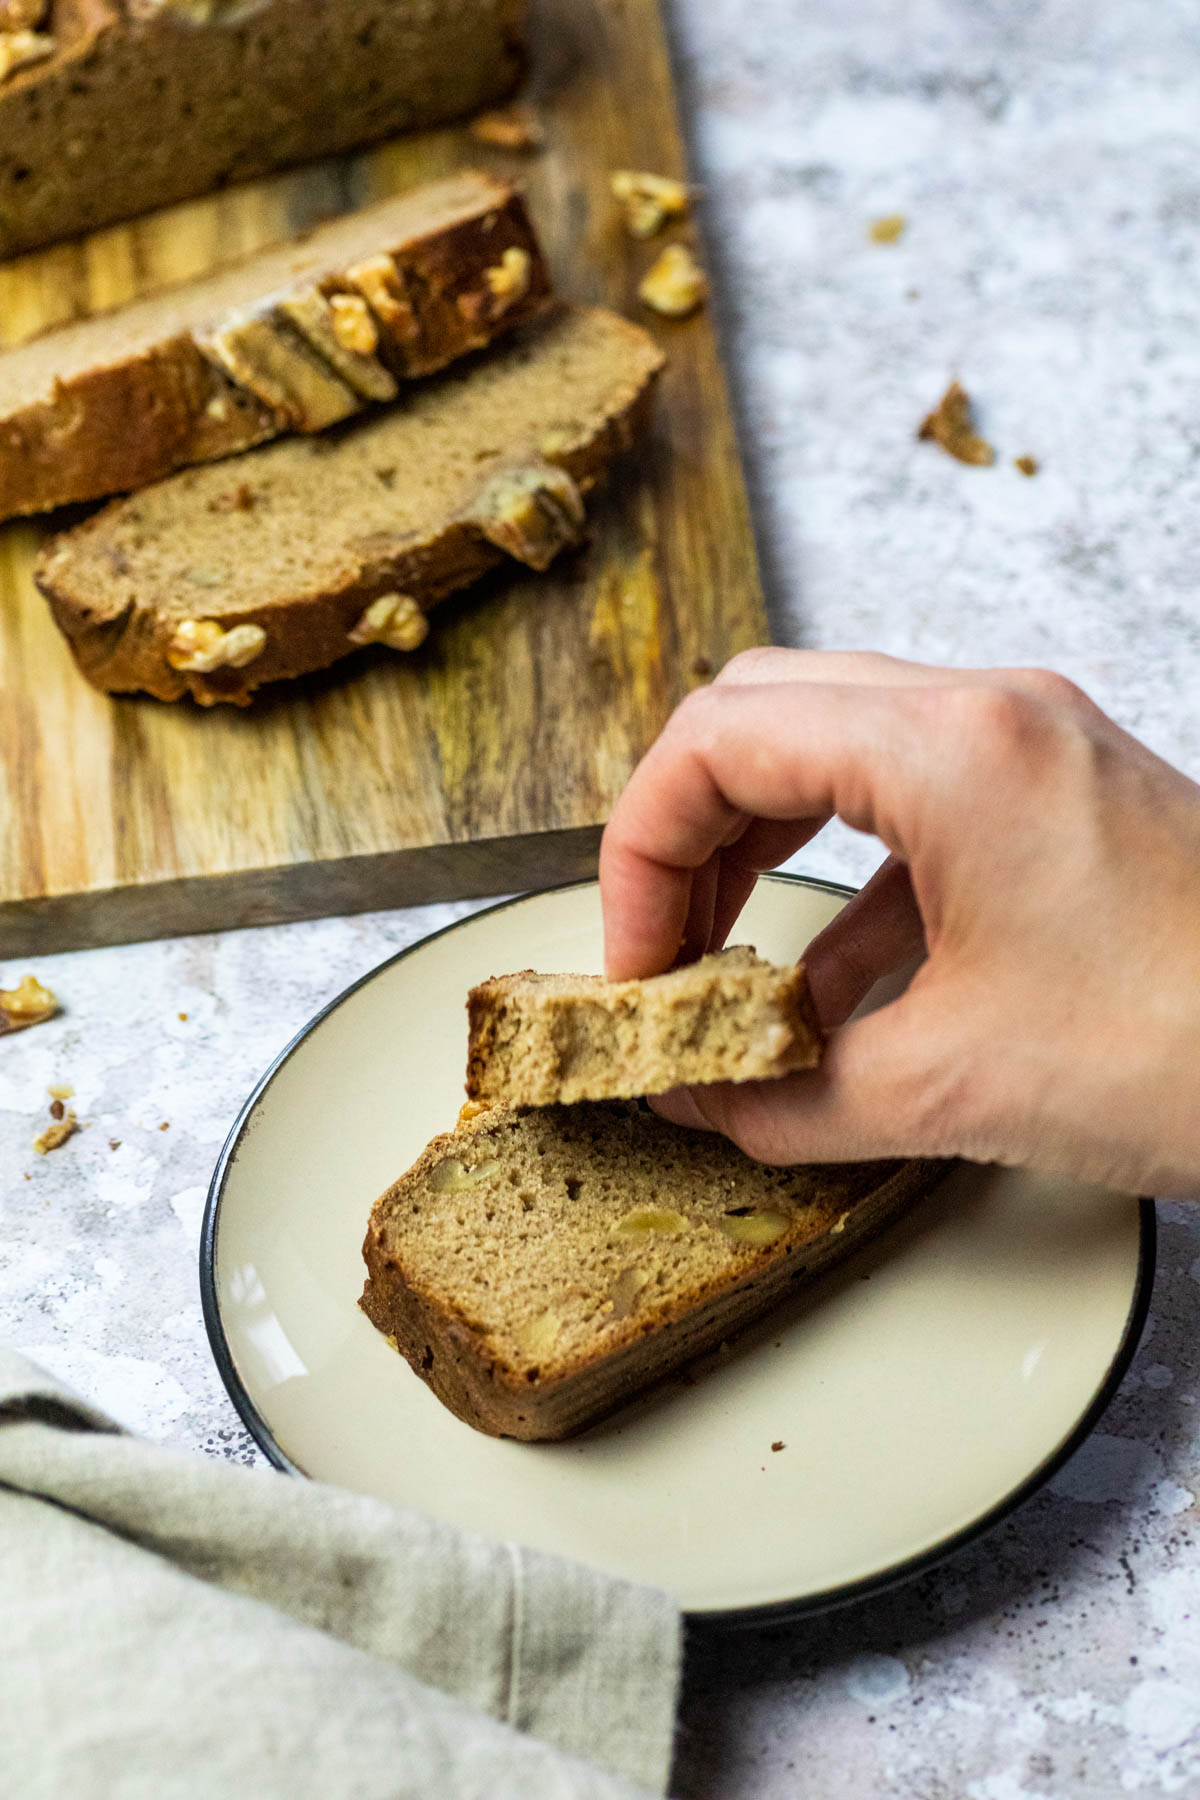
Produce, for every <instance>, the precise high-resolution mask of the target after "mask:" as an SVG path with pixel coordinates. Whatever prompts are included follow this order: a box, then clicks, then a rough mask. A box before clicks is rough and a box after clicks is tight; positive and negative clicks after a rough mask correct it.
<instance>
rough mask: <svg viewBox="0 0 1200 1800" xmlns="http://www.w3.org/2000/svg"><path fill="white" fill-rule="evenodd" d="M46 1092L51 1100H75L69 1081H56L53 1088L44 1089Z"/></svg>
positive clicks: (73, 1090)
mask: <svg viewBox="0 0 1200 1800" xmlns="http://www.w3.org/2000/svg"><path fill="white" fill-rule="evenodd" d="M46 1092H47V1093H48V1094H49V1096H50V1098H51V1099H52V1100H73V1099H74V1098H75V1089H74V1088H73V1087H72V1086H71V1084H70V1082H69V1081H56V1082H55V1084H54V1086H53V1087H48V1088H47V1089H46Z"/></svg>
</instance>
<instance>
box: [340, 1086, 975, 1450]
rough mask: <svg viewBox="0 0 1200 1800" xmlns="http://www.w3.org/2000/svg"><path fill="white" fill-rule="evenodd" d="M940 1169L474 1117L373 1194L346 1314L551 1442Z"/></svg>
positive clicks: (789, 1284) (470, 1404)
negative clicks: (362, 1264)
mask: <svg viewBox="0 0 1200 1800" xmlns="http://www.w3.org/2000/svg"><path fill="white" fill-rule="evenodd" d="M945 1167H946V1165H945V1164H940V1163H912V1162H908V1163H903V1162H890V1163H856V1164H838V1165H831V1166H822V1167H802V1168H790V1169H787V1168H768V1167H766V1166H764V1165H763V1164H761V1163H755V1162H752V1161H751V1160H750V1159H749V1158H748V1157H745V1156H743V1155H742V1154H741V1152H740V1151H738V1150H736V1149H735V1148H734V1147H733V1146H732V1145H731V1144H729V1143H728V1142H727V1141H726V1140H725V1139H723V1138H718V1137H713V1136H710V1135H708V1134H707V1133H704V1132H689V1131H684V1130H681V1129H679V1128H677V1127H675V1126H673V1125H668V1124H667V1123H665V1121H663V1120H661V1119H659V1118H657V1117H656V1116H655V1115H654V1114H653V1113H650V1112H649V1111H647V1110H645V1109H643V1108H640V1107H638V1106H637V1105H636V1104H634V1103H632V1102H628V1101H613V1102H608V1103H604V1104H586V1103H585V1104H583V1105H579V1106H571V1107H546V1108H529V1109H523V1108H509V1107H498V1108H494V1109H488V1110H485V1111H483V1112H481V1113H478V1114H477V1115H476V1116H475V1117H473V1118H470V1119H469V1120H468V1121H467V1122H466V1123H461V1124H460V1125H459V1127H458V1128H457V1129H456V1130H455V1131H453V1132H450V1133H447V1134H446V1135H445V1136H443V1137H439V1138H435V1139H434V1141H433V1142H432V1143H431V1144H430V1145H429V1147H428V1149H426V1150H425V1151H424V1153H423V1154H422V1156H421V1157H420V1158H419V1159H418V1161H417V1162H416V1164H415V1165H414V1166H413V1168H412V1169H411V1170H409V1172H408V1173H407V1174H406V1175H405V1176H403V1177H402V1178H401V1180H400V1181H398V1182H397V1183H396V1184H395V1186H394V1187H392V1188H389V1190H388V1191H387V1193H386V1194H384V1195H383V1196H382V1197H381V1199H379V1200H378V1201H377V1202H376V1204H375V1207H374V1209H373V1211H372V1214H371V1220H370V1225H369V1227H368V1231H367V1238H366V1243H365V1245H364V1250H363V1254H364V1257H365V1259H366V1264H367V1271H368V1279H367V1283H366V1287H365V1289H364V1292H363V1297H362V1306H363V1309H364V1311H365V1312H366V1313H367V1315H368V1317H369V1318H370V1319H371V1320H372V1322H373V1323H374V1324H375V1325H376V1326H377V1327H378V1328H379V1330H380V1331H381V1332H383V1333H384V1335H385V1336H387V1337H389V1338H392V1339H394V1341H395V1343H396V1346H397V1348H398V1349H399V1350H400V1352H401V1354H402V1355H403V1356H404V1357H405V1358H406V1359H407V1361H408V1362H409V1363H410V1364H411V1365H412V1367H413V1369H414V1370H415V1371H416V1372H417V1374H418V1375H420V1376H421V1378H422V1380H424V1381H425V1382H427V1383H428V1384H429V1386H430V1387H431V1388H432V1389H433V1391H434V1393H435V1394H437V1396H438V1398H439V1399H440V1400H442V1401H443V1402H444V1403H445V1405H447V1406H448V1407H449V1408H450V1409H451V1411H453V1412H454V1413H456V1414H457V1415H458V1417H459V1418H461V1419H464V1420H465V1421H466V1422H467V1423H468V1424H470V1425H473V1426H475V1427H476V1428H477V1429H478V1430H480V1431H486V1432H490V1433H492V1434H493V1435H499V1436H508V1437H516V1438H525V1439H539V1438H561V1437H566V1436H568V1435H570V1434H571V1433H573V1432H576V1431H580V1430H582V1429H583V1428H584V1427H585V1426H587V1425H589V1424H591V1423H593V1421H595V1420H596V1419H598V1418H601V1417H602V1416H604V1415H605V1414H606V1413H609V1412H611V1411H612V1410H613V1409H614V1408H616V1407H618V1406H620V1405H621V1404H623V1403H624V1402H625V1401H626V1400H628V1399H630V1398H631V1397H633V1396H634V1395H635V1394H637V1393H638V1392H640V1391H641V1390H642V1389H643V1388H645V1387H647V1386H648V1385H650V1384H651V1383H652V1382H655V1381H658V1380H661V1379H662V1378H663V1377H664V1376H666V1375H669V1374H670V1373H671V1372H672V1371H673V1370H675V1369H678V1368H679V1367H680V1366H681V1365H682V1364H684V1363H686V1362H688V1361H690V1360H691V1359H692V1358H694V1357H697V1356H699V1355H701V1354H702V1353H703V1352H704V1351H706V1350H708V1349H711V1348H712V1347H713V1346H714V1345H715V1344H717V1343H719V1342H721V1341H722V1340H723V1339H725V1338H727V1337H729V1336H730V1334H731V1333H732V1332H735V1331H737V1330H739V1329H740V1328H742V1327H743V1326H745V1325H748V1324H750V1323H751V1322H752V1321H753V1320H755V1319H757V1318H758V1317H760V1316H761V1314H762V1313H764V1312H765V1311H767V1310H768V1309H769V1308H770V1307H771V1306H773V1305H774V1304H775V1303H776V1302H777V1301H778V1300H780V1299H781V1298H782V1297H783V1296H784V1295H785V1294H787V1293H791V1292H794V1291H795V1290H796V1287H797V1285H798V1284H799V1283H800V1282H801V1281H802V1280H804V1279H806V1278H811V1277H812V1276H814V1275H816V1274H817V1273H819V1272H820V1271H822V1270H824V1269H826V1268H828V1267H830V1266H831V1265H832V1264H833V1263H834V1262H836V1261H838V1260H839V1259H840V1258H842V1257H843V1256H845V1255H846V1254H847V1253H848V1252H849V1251H850V1250H852V1249H853V1248H855V1247H856V1246H857V1245H859V1244H861V1243H863V1242H864V1241H865V1240H866V1239H867V1238H868V1237H870V1236H872V1235H873V1234H874V1233H876V1232H878V1231H880V1230H882V1229H883V1227H884V1226H885V1225H886V1224H888V1223H889V1222H890V1221H891V1220H892V1219H893V1218H895V1217H896V1216H897V1215H898V1214H899V1213H900V1212H901V1211H903V1210H904V1209H905V1208H906V1207H907V1206H908V1205H909V1204H910V1203H911V1202H912V1201H913V1200H914V1199H915V1198H916V1197H917V1196H918V1195H919V1194H921V1193H923V1192H925V1191H926V1190H927V1189H929V1188H930V1187H931V1186H932V1185H933V1184H934V1183H935V1181H937V1180H938V1179H940V1177H941V1175H942V1173H943V1172H944V1169H945Z"/></svg>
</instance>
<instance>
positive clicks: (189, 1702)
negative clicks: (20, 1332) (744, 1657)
mask: <svg viewBox="0 0 1200 1800" xmlns="http://www.w3.org/2000/svg"><path fill="white" fill-rule="evenodd" d="M0 1622H2V1623H0V1646H2V1648H0V1659H2V1663H3V1675H2V1679H0V1791H3V1792H4V1793H5V1794H9V1793H11V1794H14V1795H16V1794H20V1795H21V1796H22V1800H41V1797H42V1796H46V1797H48V1800H49V1797H51V1796H52V1797H53V1800H58V1797H59V1796H61V1795H63V1794H68V1793H69V1794H70V1795H71V1796H72V1800H142V1796H145V1797H146V1800H150V1797H151V1796H153V1797H154V1800H172V1797H173V1796H186V1797H187V1800H194V1797H196V1796H201V1797H203V1796H208V1795H212V1796H214V1800H215V1797H216V1796H218V1795H219V1796H221V1800H226V1797H227V1796H229V1795H231V1794H247V1795H253V1796H254V1800H275V1797H276V1796H279V1800H284V1797H285V1796H286V1800H304V1797H305V1796H308V1795H312V1796H317V1795H320V1796H321V1797H322V1800H343V1797H347V1800H349V1797H353V1800H358V1797H359V1796H362V1797H363V1800H401V1797H402V1796H403V1797H405V1800H407V1797H408V1796H413V1800H418V1797H419V1800H459V1797H460V1796H463V1797H465V1796H471V1797H475V1796H478V1797H479V1800H507V1797H508V1796H512V1797H513V1800H542V1797H543V1796H545V1800H559V1797H560V1796H561V1797H562V1800H618V1797H623V1800H630V1797H632V1796H635V1795H637V1794H643V1795H644V1794H646V1793H649V1792H653V1793H659V1794H661V1793H662V1791H663V1788H664V1787H665V1784H666V1780H667V1775H668V1771H669V1763H670V1753H671V1739H672V1731H673V1724H674V1714H675V1699H676V1690H677V1686H678V1679H679V1657H680V1622H679V1614H678V1611H677V1608H676V1606H675V1603H674V1602H673V1601H672V1600H671V1599H670V1598H669V1596H667V1595H666V1594H662V1593H659V1592H656V1591H655V1590H653V1589H647V1588H638V1587H635V1586H633V1585H631V1584H629V1583H626V1582H620V1581H614V1580H612V1579H610V1578H609V1577H607V1576H604V1575H601V1574H598V1573H596V1572H594V1571H592V1570H590V1569H586V1568H582V1567H578V1566H576V1565H574V1564H571V1563H566V1562H560V1561H558V1560H556V1559H555V1558H552V1557H548V1556H542V1555H538V1554H536V1553H535V1552H532V1551H529V1550H523V1549H520V1548H518V1547H516V1546H514V1545H511V1544H498V1543H490V1542H488V1541H487V1540H485V1539H483V1538H479V1537H475V1536H473V1535H471V1534H469V1533H465V1532H458V1531H453V1530H450V1529H449V1528H447V1527H443V1526H440V1525H437V1524H435V1523H433V1522H431V1521H430V1520H427V1519H423V1518H420V1517H418V1516H417V1515H415V1514H412V1513H407V1512H401V1511H398V1510H396V1509H394V1508H392V1507H389V1506H385V1505H383V1504H382V1503H381V1502H378V1501H373V1500H367V1499H363V1498H360V1497H359V1496H357V1495H352V1494H347V1493H343V1492H341V1491H340V1490H339V1489H336V1488H329V1487H323V1486H321V1485H319V1484H317V1483H314V1482H305V1481H295V1480H292V1479H290V1478H288V1477H286V1476H281V1475H275V1474H273V1473H267V1472H265V1471H258V1470H246V1469H239V1468H235V1467H233V1466H231V1465H229V1464H226V1463H220V1462H213V1461H209V1460H208V1459H206V1458H204V1457H199V1456H190V1455H185V1454H183V1453H180V1452H176V1451H170V1450H164V1449H160V1448H156V1447H155V1446H153V1445H150V1444H146V1443H144V1442H142V1441H140V1440H139V1439H137V1438H133V1437H129V1436H127V1435H126V1434H125V1433H123V1432H122V1431H121V1430H120V1429H119V1427H117V1426H115V1425H114V1424H113V1423H112V1421H111V1420H110V1419H108V1418H106V1417H105V1415H104V1414H103V1413H100V1412H97V1411H96V1410H95V1409H94V1408H92V1407H90V1406H88V1405H86V1404H85V1403H84V1402H82V1401H80V1400H79V1399H78V1398H77V1397H76V1396H75V1395H74V1394H72V1393H71V1392H70V1390H69V1389H67V1388H65V1387H63V1386H62V1385H61V1384H60V1383H59V1382H58V1381H56V1380H55V1379H54V1378H53V1377H51V1376H49V1375H47V1374H46V1373H45V1372H44V1371H43V1370H41V1369H39V1368H37V1367H36V1366H35V1365H34V1364H33V1363H31V1362H29V1361H28V1360H27V1359H26V1358H25V1357H23V1356H20V1355H18V1354H16V1353H15V1352H12V1351H5V1350H3V1349H0Z"/></svg>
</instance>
